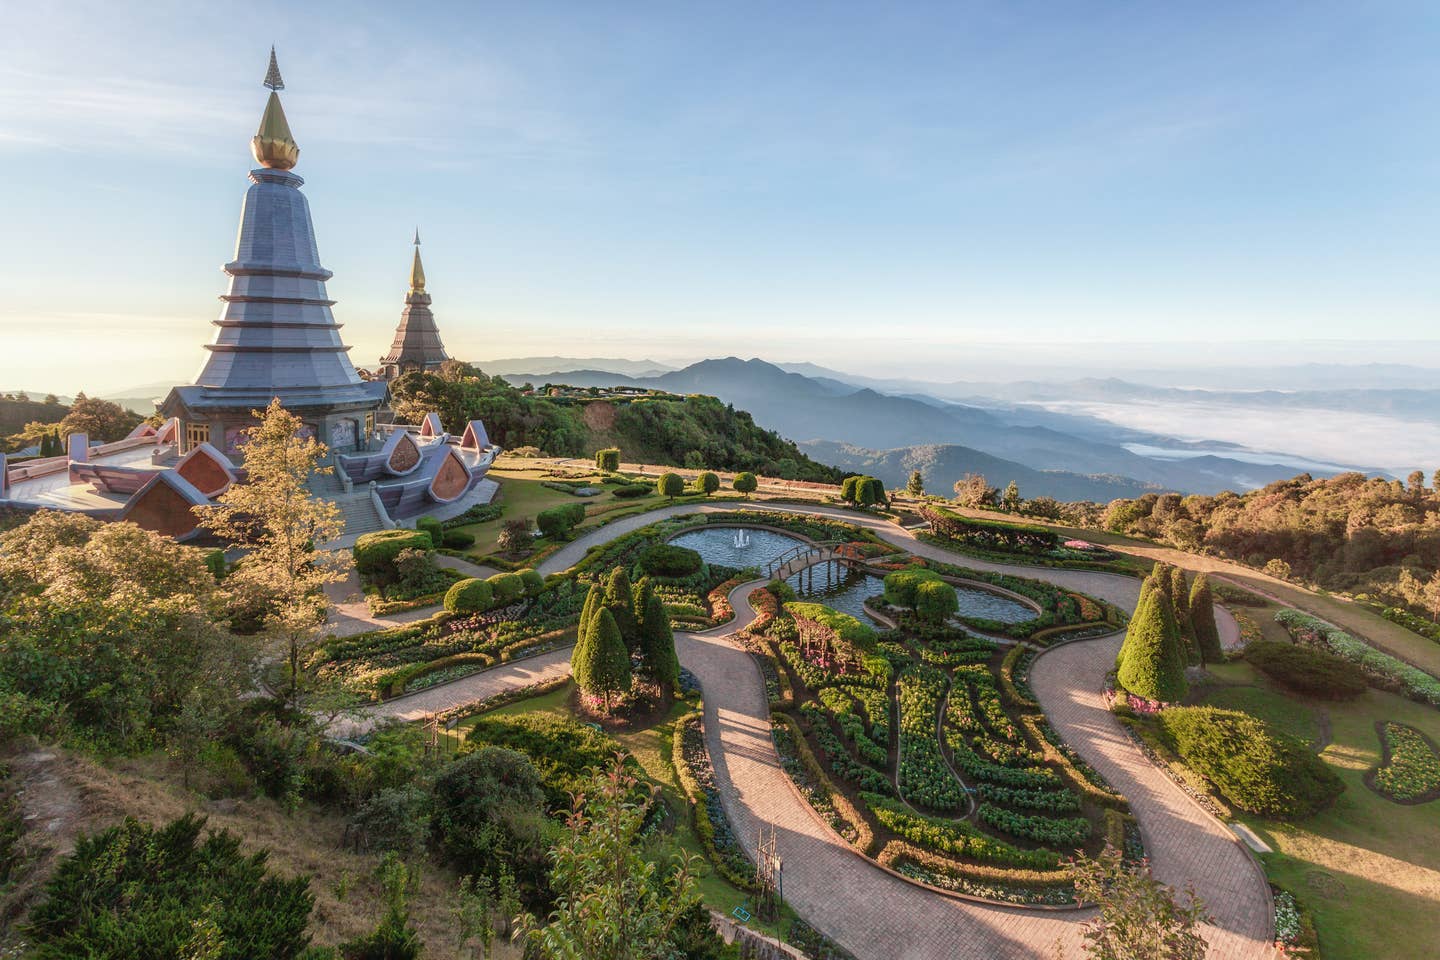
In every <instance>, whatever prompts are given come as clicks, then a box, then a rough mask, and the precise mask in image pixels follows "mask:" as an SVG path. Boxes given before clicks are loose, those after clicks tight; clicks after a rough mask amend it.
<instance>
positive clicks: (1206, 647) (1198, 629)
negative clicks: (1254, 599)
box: [1190, 573, 1225, 663]
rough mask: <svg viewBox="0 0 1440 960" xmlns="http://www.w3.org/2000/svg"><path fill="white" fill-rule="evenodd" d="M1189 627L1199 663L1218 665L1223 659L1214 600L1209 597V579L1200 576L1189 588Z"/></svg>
mask: <svg viewBox="0 0 1440 960" xmlns="http://www.w3.org/2000/svg"><path fill="white" fill-rule="evenodd" d="M1190 625H1191V627H1192V628H1193V629H1194V631H1195V646H1196V648H1197V649H1198V650H1199V651H1200V662H1201V663H1219V662H1220V661H1222V660H1224V659H1225V651H1224V650H1222V649H1221V647H1220V629H1219V628H1218V627H1217V626H1215V598H1214V597H1212V596H1211V595H1210V578H1209V577H1207V576H1205V574H1203V573H1202V574H1200V575H1199V576H1197V577H1196V578H1195V583H1194V584H1193V585H1192V586H1191V587H1190Z"/></svg>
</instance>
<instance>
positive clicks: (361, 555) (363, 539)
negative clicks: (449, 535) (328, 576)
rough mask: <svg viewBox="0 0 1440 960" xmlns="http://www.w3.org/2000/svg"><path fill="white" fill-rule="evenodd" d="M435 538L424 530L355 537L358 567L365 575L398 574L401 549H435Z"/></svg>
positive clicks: (383, 577)
mask: <svg viewBox="0 0 1440 960" xmlns="http://www.w3.org/2000/svg"><path fill="white" fill-rule="evenodd" d="M433 549H435V541H433V540H431V539H430V534H428V533H426V532H425V531H423V530H406V529H404V528H399V527H397V528H396V529H394V530H376V531H375V532H373V533H362V534H360V536H359V537H357V538H356V540H355V551H354V552H355V569H356V570H358V571H359V572H360V575H361V576H362V577H368V578H370V579H372V580H382V581H383V580H389V579H391V578H392V577H394V576H395V558H396V557H397V556H399V554H400V551H401V550H433Z"/></svg>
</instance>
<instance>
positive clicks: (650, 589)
mask: <svg viewBox="0 0 1440 960" xmlns="http://www.w3.org/2000/svg"><path fill="white" fill-rule="evenodd" d="M630 596H631V597H632V602H631V604H630V610H631V611H632V612H633V613H634V615H635V644H634V645H633V646H632V647H631V649H632V650H633V649H636V648H637V647H639V646H640V645H641V644H642V643H643V642H644V641H643V638H644V636H645V611H646V609H647V608H648V607H649V606H650V598H651V597H653V596H655V585H654V584H653V583H652V582H651V581H650V578H649V577H641V578H640V579H639V580H638V581H637V582H636V584H635V586H634V587H633V588H632V589H631V591H630ZM661 609H664V606H663V604H662V606H661Z"/></svg>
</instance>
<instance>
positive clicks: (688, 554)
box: [640, 543, 705, 577]
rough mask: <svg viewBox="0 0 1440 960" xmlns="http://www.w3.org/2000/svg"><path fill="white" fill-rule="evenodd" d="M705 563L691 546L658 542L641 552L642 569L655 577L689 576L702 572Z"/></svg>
mask: <svg viewBox="0 0 1440 960" xmlns="http://www.w3.org/2000/svg"><path fill="white" fill-rule="evenodd" d="M704 563H705V561H704V560H703V559H702V558H701V556H700V554H698V553H696V552H695V551H694V550H691V549H690V548H689V547H677V546H675V545H673V544H669V543H657V544H655V545H653V546H650V547H646V548H645V549H644V550H643V551H641V553H640V569H642V570H644V571H645V572H646V573H648V574H650V575H651V576H655V577H688V576H691V575H692V574H696V573H699V572H700V567H701V566H702V565H703V564H704Z"/></svg>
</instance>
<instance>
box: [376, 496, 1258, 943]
mask: <svg viewBox="0 0 1440 960" xmlns="http://www.w3.org/2000/svg"><path fill="white" fill-rule="evenodd" d="M717 509H723V510H728V509H734V508H733V507H732V506H729V505H727V506H724V507H720V506H716V507H704V506H698V507H697V506H695V505H685V506H679V507H675V508H666V509H664V510H659V511H654V512H651V513H648V514H641V515H638V516H634V517H626V518H623V519H621V520H618V521H615V522H614V523H611V524H609V525H607V526H605V527H602V528H600V529H598V530H596V531H593V532H592V533H590V534H588V535H587V536H585V537H582V538H580V539H579V540H577V541H575V542H574V543H572V544H570V545H568V546H566V547H565V548H564V549H562V550H560V551H559V552H557V553H556V554H555V555H553V556H552V557H550V558H549V559H548V560H547V561H546V562H545V563H543V564H541V566H540V570H541V572H542V573H552V572H557V571H560V570H564V569H567V568H568V567H570V566H571V565H573V564H574V563H575V561H576V560H578V559H579V558H580V557H582V556H583V555H584V552H585V549H586V548H587V547H589V546H591V545H593V544H597V543H602V542H605V541H608V540H610V539H613V538H614V537H617V536H619V535H621V534H623V533H626V532H629V531H630V530H634V529H637V528H639V527H642V526H645V525H647V524H649V523H653V522H654V521H655V520H657V519H659V518H660V517H662V516H666V515H671V514H676V513H690V512H696V511H697V510H717ZM766 509H781V510H789V511H793V512H798V513H815V514H824V515H832V516H835V517H836V518H837V519H843V520H846V521H848V522H850V523H856V524H858V525H862V526H866V527H868V528H870V529H872V530H874V531H875V532H876V533H877V534H879V535H880V536H881V537H882V538H884V539H886V540H888V541H890V542H892V543H894V544H896V545H897V546H900V547H903V548H904V549H907V550H910V551H912V552H914V553H916V554H919V555H922V556H926V557H932V558H935V559H941V560H947V561H950V562H955V563H959V564H963V565H965V566H968V567H972V568H978V569H985V570H994V571H997V572H1003V573H1013V574H1016V575H1018V576H1025V577H1033V578H1040V579H1045V580H1049V581H1051V582H1054V583H1057V584H1059V585H1061V586H1064V587H1066V588H1068V589H1072V590H1080V591H1083V592H1085V593H1089V594H1091V595H1093V596H1098V597H1101V598H1103V599H1106V600H1109V601H1111V602H1113V603H1116V604H1118V605H1121V606H1123V607H1125V608H1126V609H1127V610H1128V609H1132V608H1133V607H1134V605H1135V601H1136V598H1137V596H1138V594H1139V583H1138V581H1136V580H1134V579H1132V578H1128V577H1120V576H1115V575H1112V574H1105V573H1098V572H1091V571H1078V570H1047V569H1041V568H1035V567H1019V566H1010V565H1006V564H997V563H990V562H985V561H979V560H973V559H970V558H968V557H959V556H956V555H954V554H951V553H949V552H947V551H945V550H942V549H940V548H938V547H934V546H932V545H930V544H925V543H921V542H919V541H916V540H915V539H914V538H913V537H912V536H911V535H910V534H909V532H908V531H905V530H902V529H901V528H899V527H896V526H895V525H893V524H890V523H886V522H884V521H882V520H877V519H872V518H867V517H863V516H857V515H856V514H854V513H851V512H849V511H843V510H833V509H829V508H825V507H800V506H795V505H788V504H787V505H781V504H773V505H771V504H767V505H766ZM753 586H754V584H746V585H743V586H741V587H739V588H737V589H736V590H735V592H734V593H733V594H732V604H733V605H734V607H735V610H736V613H737V617H738V619H737V620H736V621H735V622H733V623H731V624H727V625H726V626H725V627H722V628H719V629H718V630H716V631H712V632H711V633H709V634H677V636H676V647H677V650H678V652H679V654H680V660H681V662H682V663H683V664H684V665H685V666H686V667H687V668H689V669H690V670H692V671H693V672H694V673H695V675H696V676H697V677H698V678H699V679H700V682H701V684H702V686H703V688H704V693H705V737H706V745H707V747H708V749H709V752H710V755H711V758H712V762H713V764H714V767H715V774H716V781H717V783H718V784H719V787H720V790H721V796H722V801H723V803H724V805H725V810H726V813H727V814H728V815H729V817H730V819H731V822H732V824H733V825H734V828H735V831H736V834H737V836H739V837H740V838H741V840H742V841H743V842H744V843H745V844H746V846H747V847H749V848H750V849H751V850H752V851H753V849H754V846H755V842H756V839H757V837H758V831H759V827H760V825H761V824H762V823H763V824H766V825H767V826H770V825H773V826H774V827H775V828H776V830H777V839H778V843H779V852H780V854H781V856H782V857H783V859H784V864H785V868H784V888H785V896H786V898H787V899H788V900H789V901H790V902H791V903H792V904H794V906H795V908H796V909H797V910H798V911H799V912H800V914H801V915H802V916H804V917H805V918H806V919H807V920H809V921H810V922H811V923H813V924H814V925H815V926H816V927H817V928H818V929H820V930H821V931H823V932H824V933H826V934H827V935H828V936H830V937H832V938H834V939H835V940H836V941H838V942H839V943H840V944H842V945H843V946H845V947H846V948H847V949H849V950H850V951H852V952H853V953H855V954H856V956H858V957H859V958H861V960H958V958H972V957H973V958H1011V957H1014V958H1019V957H1046V958H1048V957H1053V956H1054V954H1055V945H1056V943H1057V942H1060V943H1063V944H1064V945H1065V947H1066V955H1067V956H1070V957H1078V956H1079V942H1080V941H1079V932H1080V931H1079V924H1080V922H1081V921H1082V920H1083V919H1084V918H1085V916H1086V914H1083V913H1076V912H1066V913H1045V912H1040V911H1027V910H1023V909H1018V908H1004V907H990V906H985V905H982V904H975V903H969V902H965V901H960V900H956V899H954V898H950V897H946V896H943V895H941V894H938V893H933V892H930V891H927V890H924V889H921V888H919V887H916V886H914V885H913V884H910V883H907V882H906V881H904V880H901V879H899V878H897V877H895V876H893V875H891V874H889V873H887V872H885V871H884V870H881V869H880V868H879V867H877V866H875V865H874V864H873V863H870V862H869V861H867V860H865V859H863V858H862V857H860V856H859V855H858V854H856V853H855V852H854V851H853V850H852V849H851V848H850V847H849V846H848V845H847V844H846V843H845V842H844V841H843V840H841V839H840V838H839V837H838V836H836V835H835V834H834V833H833V832H832V831H831V830H830V828H829V827H828V826H827V825H826V824H825V823H824V822H823V821H821V820H820V818H819V817H818V816H817V815H816V814H815V813H814V811H813V810H811V808H810V807H809V805H808V804H806V803H805V802H804V801H803V800H802V799H801V798H800V797H799V796H798V794H796V793H795V791H794V790H793V788H792V787H791V784H790V781H789V779H788V777H787V776H786V775H785V773H784V771H783V770H782V769H781V768H780V765H779V758H778V757H777V756H776V753H775V748H774V744H773V742H772V741H771V739H770V723H769V709H768V706H767V704H766V700H765V689H764V683H763V681H762V680H761V678H760V674H759V670H758V669H757V668H756V666H755V664H754V662H753V661H752V660H751V658H750V656H749V654H747V653H745V652H744V651H742V650H741V649H740V648H738V647H736V646H735V645H733V644H732V643H730V642H729V641H728V640H727V639H726V638H725V636H723V635H720V634H729V633H732V632H734V631H735V630H736V629H739V628H740V627H741V626H743V625H744V624H746V623H748V622H749V620H750V619H751V617H753V611H751V610H750V608H749V604H748V603H746V602H744V598H745V596H746V595H747V594H748V592H749V590H750V589H751V588H752V587H753ZM1118 644H1119V638H1118V637H1107V638H1102V639H1098V640H1091V641H1081V642H1077V643H1071V644H1066V645H1064V646H1061V647H1058V648H1055V649H1053V650H1051V651H1047V652H1046V653H1044V654H1043V655H1042V656H1040V657H1038V658H1037V659H1036V661H1035V663H1034V666H1033V667H1032V668H1031V672H1030V683H1031V686H1032V688H1033V689H1034V691H1035V693H1036V696H1037V697H1038V698H1039V699H1040V702H1041V704H1042V705H1043V706H1044V708H1045V712H1046V714H1047V715H1048V716H1049V717H1050V719H1051V722H1052V723H1053V724H1054V725H1055V728H1056V729H1057V730H1058V731H1059V732H1060V734H1061V736H1063V737H1064V738H1065V740H1066V742H1067V743H1069V744H1070V745H1071V746H1073V747H1074V748H1075V749H1076V750H1077V751H1078V752H1079V753H1080V754H1081V756H1083V757H1084V758H1085V759H1086V760H1087V761H1088V762H1089V763H1091V764H1092V765H1094V766H1095V768H1096V769H1098V770H1099V771H1100V772H1101V773H1103V774H1104V775H1105V776H1106V777H1107V779H1109V780H1110V782H1111V783H1112V784H1113V785H1114V786H1115V788H1116V789H1118V790H1120V791H1121V792H1122V793H1124V794H1125V795H1126V796H1127V797H1128V798H1129V799H1130V802H1131V806H1132V808H1133V809H1134V811H1135V814H1136V817H1137V818H1138V820H1139V822H1140V826H1141V831H1142V832H1143V834H1144V837H1145V841H1146V844H1147V847H1148V848H1149V851H1150V855H1151V858H1152V862H1153V864H1154V869H1155V872H1156V874H1157V875H1158V876H1159V877H1160V878H1161V879H1162V880H1164V881H1166V882H1167V883H1171V884H1175V885H1179V886H1184V885H1186V884H1191V885H1193V886H1194V888H1195V890H1196V891H1197V893H1199V894H1200V896H1201V897H1202V898H1203V899H1204V901H1205V902H1206V904H1207V906H1208V907H1209V909H1210V911H1211V914H1212V915H1213V917H1214V926H1213V927H1211V928H1209V930H1208V934H1207V935H1208V939H1209V940H1210V942H1211V949H1210V953H1209V957H1210V958H1211V960H1249V958H1266V957H1271V956H1273V951H1271V950H1270V949H1269V947H1268V946H1267V944H1266V941H1267V940H1268V937H1269V936H1270V930H1271V925H1270V924H1271V920H1270V917H1271V907H1270V900H1269V890H1268V887H1267V886H1266V884H1265V880H1264V877H1263V875H1262V874H1261V873H1260V872H1259V869H1258V867H1257V866H1256V865H1255V864H1254V862H1253V861H1252V860H1251V859H1250V858H1249V856H1248V855H1247V854H1246V853H1245V851H1244V849H1243V848H1242V847H1241V846H1240V843H1239V841H1238V840H1237V839H1236V838H1235V837H1234V836H1233V835H1231V834H1230V833H1229V831H1228V830H1226V829H1225V828H1224V827H1223V826H1222V825H1221V824H1219V823H1218V822H1217V821H1215V820H1214V819H1212V818H1211V817H1210V815H1209V814H1208V813H1206V812H1205V811H1204V810H1203V809H1201V808H1200V807H1199V806H1198V805H1197V804H1196V803H1195V802H1194V801H1192V800H1191V799H1190V798H1189V797H1188V796H1186V795H1185V793H1184V792H1183V791H1182V790H1180V788H1179V787H1177V786H1176V785H1175V784H1174V783H1172V782H1171V781H1170V780H1169V779H1168V778H1167V777H1166V776H1165V775H1164V774H1162V773H1161V772H1160V771H1159V770H1157V769H1156V768H1155V767H1154V766H1153V765H1152V764H1151V763H1150V762H1149V761H1148V760H1146V758H1145V757H1144V755H1143V754H1141V753H1140V751H1139V750H1138V749H1137V748H1136V747H1135V746H1134V744H1133V743H1131V742H1130V740H1129V739H1128V738H1127V737H1126V736H1125V735H1124V733H1123V730H1122V728H1121V727H1120V725H1119V723H1118V722H1117V721H1116V720H1115V719H1114V717H1112V716H1111V715H1110V713H1109V712H1108V711H1107V710H1105V709H1104V706H1103V703H1102V702H1101V699H1100V695H1099V692H1098V689H1099V686H1100V681H1101V678H1102V677H1103V675H1104V673H1105V671H1106V669H1107V668H1108V667H1109V666H1110V665H1111V664H1113V663H1114V658H1115V651H1116V650H1117V649H1118ZM566 657H568V651H554V652H553V653H552V654H547V655H546V657H545V658H537V660H531V661H525V662H522V663H520V664H515V665H512V666H507V667H502V668H498V669H496V670H492V671H488V672H487V673H484V674H478V675H476V676H475V677H471V678H465V679H464V680H461V681H457V682H456V683H453V684H446V685H443V686H439V687H435V688H433V689H432V690H428V691H423V692H422V693H420V694H417V695H415V697H416V698H421V697H423V698H425V702H426V703H427V706H426V707H425V709H424V710H423V712H429V711H431V710H436V709H443V707H444V706H450V705H454V704H456V703H463V702H467V701H468V700H472V699H475V698H476V697H477V696H486V695H489V694H490V693H494V692H498V691H499V690H501V689H505V688H506V687H509V686H518V685H523V684H524V683H529V682H533V680H534V679H535V676H534V671H536V670H545V671H549V670H554V671H557V672H563V671H564V669H565V668H566V665H565V663H564V659H565V658H566ZM546 658H553V659H551V660H548V661H547V662H545V663H544V664H543V666H542V664H541V662H540V661H545V660H546ZM521 670H526V671H531V674H530V675H527V676H522V675H521V674H520V671H521ZM481 678H484V679H481ZM420 702H421V701H420V700H418V699H415V698H411V697H405V698H402V699H401V700H396V701H392V702H391V703H390V704H386V705H384V706H382V707H379V708H377V709H378V710H384V711H390V712H394V711H401V712H400V713H396V714H395V715H400V716H404V715H406V713H408V712H409V711H410V710H412V709H418V708H419V707H418V704H419V703H420Z"/></svg>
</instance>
